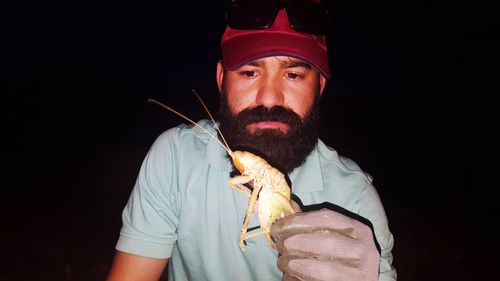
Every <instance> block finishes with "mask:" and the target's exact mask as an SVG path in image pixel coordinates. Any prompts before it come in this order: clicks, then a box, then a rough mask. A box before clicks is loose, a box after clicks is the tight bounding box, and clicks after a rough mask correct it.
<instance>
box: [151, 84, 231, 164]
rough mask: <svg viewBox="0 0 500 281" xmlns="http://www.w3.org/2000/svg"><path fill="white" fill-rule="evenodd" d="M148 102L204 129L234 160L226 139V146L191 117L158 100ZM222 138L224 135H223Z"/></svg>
mask: <svg viewBox="0 0 500 281" xmlns="http://www.w3.org/2000/svg"><path fill="white" fill-rule="evenodd" d="M193 92H194V90H193ZM194 93H195V94H196V92H194ZM196 96H197V97H198V99H199V100H200V101H201V103H202V105H203V107H205V109H207V108H206V106H205V104H204V103H203V101H202V100H201V98H200V97H199V96H198V94H196ZM148 102H152V103H155V104H157V105H159V106H161V107H163V108H165V109H167V110H168V111H170V112H173V113H175V114H177V115H178V116H180V117H182V118H184V119H185V120H186V121H189V122H190V123H191V124H193V125H195V126H196V127H198V128H200V129H202V130H203V131H204V132H205V133H207V134H209V135H210V136H211V137H212V138H214V139H215V140H216V141H217V142H218V143H219V144H220V145H222V147H223V148H224V149H225V150H226V151H227V153H228V154H229V156H231V157H232V158H234V157H233V152H232V151H231V150H230V149H229V146H227V147H226V145H227V143H226V140H224V137H222V139H223V140H224V143H226V145H224V143H222V142H221V141H220V140H219V138H217V137H216V136H214V135H213V134H211V133H210V132H209V131H208V130H207V129H205V128H203V127H202V126H200V125H199V124H198V123H196V122H195V121H193V120H191V119H190V118H189V117H187V116H186V115H184V114H182V113H180V112H179V111H177V110H175V109H173V108H171V107H170V106H168V105H165V104H163V103H161V102H159V101H157V100H155V99H148ZM207 112H208V111H207ZM209 114H210V113H209ZM210 118H212V122H215V121H213V117H212V115H211V114H210ZM217 131H218V132H219V133H220V131H219V129H218V128H217ZM221 136H222V134H221Z"/></svg>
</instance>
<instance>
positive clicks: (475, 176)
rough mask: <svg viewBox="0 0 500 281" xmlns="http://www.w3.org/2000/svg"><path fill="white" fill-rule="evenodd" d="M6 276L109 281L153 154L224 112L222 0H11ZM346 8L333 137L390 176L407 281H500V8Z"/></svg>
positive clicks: (341, 9) (379, 178)
mask: <svg viewBox="0 0 500 281" xmlns="http://www.w3.org/2000/svg"><path fill="white" fill-rule="evenodd" d="M1 5H2V8H1V15H2V16H1V21H2V22H1V29H4V30H2V36H1V39H0V42H1V44H0V46H1V47H0V48H1V52H0V53H1V57H0V73H1V75H0V86H1V87H0V91H1V103H0V104H1V111H0V112H1V113H0V114H1V123H0V126H1V127H0V131H1V133H0V136H1V137H0V142H1V143H0V144H1V150H0V151H1V154H0V155H1V167H0V171H1V174H0V175H1V178H0V183H1V193H0V198H1V199H0V211H1V213H0V214H1V219H2V222H1V225H2V227H1V228H2V231H1V233H2V236H3V239H2V246H1V250H0V256H1V257H2V261H1V266H0V279H1V280H75V281H76V280H78V281H79V280H102V279H103V278H104V276H105V274H106V272H107V271H108V269H109V266H110V263H111V261H112V256H113V253H114V249H113V248H114V244H115V243H116V240H117V237H118V233H119V229H120V226H121V221H120V214H121V210H122V208H123V207H124V205H125V203H126V201H127V198H128V196H129V193H130V191H131V188H132V186H133V184H134V181H135V177H136V175H137V172H138V169H139V166H140V164H141V161H142V159H143V157H144V156H145V154H146V152H147V150H148V149H149V146H150V145H151V144H152V142H153V141H154V139H155V137H156V136H158V135H159V134H160V133H161V132H162V131H164V130H166V129H168V128H170V127H172V126H174V125H177V124H178V123H179V122H181V120H180V119H179V118H178V117H176V116H174V115H173V114H171V113H169V112H166V111H164V110H162V109H160V108H159V107H157V106H155V105H152V104H149V103H147V102H146V99H147V98H149V97H154V98H157V99H159V100H161V101H163V102H165V103H167V104H169V105H170V106H172V107H175V108H177V109H178V110H180V111H182V112H185V113H186V114H187V115H189V116H191V117H192V118H194V119H199V118H204V117H205V114H204V113H203V109H202V108H201V106H200V105H199V104H198V103H197V101H196V99H195V98H194V97H193V95H192V94H190V89H191V88H194V89H196V90H197V91H198V92H199V93H201V95H202V96H203V98H204V99H205V100H206V101H207V102H208V103H209V104H210V107H211V108H212V109H213V110H216V108H217V103H218V92H217V89H216V84H215V79H214V77H215V63H216V61H217V59H218V58H219V40H220V36H221V34H222V31H223V28H224V1H222V0H219V1H194V2H188V1H186V2H181V1H167V0H164V1H135V2H131V1H114V0H112V1H62V0H61V1H55V0H46V1H40V2H38V1H29V0H26V1H5V2H2V4H1ZM494 5H495V4H490V5H486V4H481V3H480V2H472V1H464V0H458V1H451V0H450V1H438V0H434V1H432V0H429V1H422V0H399V1H389V0H379V1H367V0H337V1H330V3H329V6H330V9H331V11H332V15H333V20H332V23H331V34H330V35H331V36H330V38H329V41H328V44H329V50H330V63H331V67H332V74H333V79H332V80H331V81H330V83H329V85H328V86H327V89H326V93H325V94H324V95H323V100H322V114H323V120H322V126H323V133H322V139H323V140H324V141H325V142H326V143H328V144H329V145H331V146H332V147H334V148H336V149H337V150H338V151H339V152H340V153H341V154H343V155H345V156H347V157H349V158H351V159H353V160H355V161H356V162H357V163H358V164H359V165H360V166H361V167H362V168H363V169H364V170H365V171H366V172H368V173H370V174H371V175H372V176H373V177H374V179H375V181H374V183H375V185H376V187H377V189H378V191H379V194H380V196H381V199H382V201H383V203H384V205H385V207H386V211H387V215H388V217H389V220H390V227H391V230H392V232H393V234H394V236H395V248H394V251H393V253H394V256H395V260H394V264H395V266H396V268H397V269H398V274H399V277H400V278H399V279H400V280H484V279H491V278H493V276H498V273H497V268H496V266H497V264H498V261H500V260H499V259H498V258H497V255H498V252H499V250H500V247H499V243H498V242H497V236H498V235H499V234H500V233H499V231H498V228H497V226H496V225H497V221H498V214H499V212H498V210H499V207H498V205H499V204H500V203H499V199H498V196H497V194H498V192H497V190H498V189H499V188H500V184H499V181H500V180H499V177H498V174H497V173H498V168H499V165H498V164H499V160H498V159H499V158H498V156H497V155H498V148H497V144H498V143H499V134H498V133H497V131H498V129H499V126H498V123H499V122H498V121H499V120H498V119H499V114H498V113H497V107H498V106H497V104H496V103H495V102H493V99H494V96H495V95H496V94H498V93H499V90H500V87H499V83H498V74H499V62H500V55H499V52H498V49H499V47H500V44H499V30H500V29H499V24H498V8H499V7H498V4H496V6H494Z"/></svg>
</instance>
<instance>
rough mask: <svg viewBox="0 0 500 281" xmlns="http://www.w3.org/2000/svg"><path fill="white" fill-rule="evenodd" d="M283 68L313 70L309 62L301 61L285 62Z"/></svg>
mask: <svg viewBox="0 0 500 281" xmlns="http://www.w3.org/2000/svg"><path fill="white" fill-rule="evenodd" d="M282 64H283V66H284V67H286V68H294V67H305V68H307V69H311V68H312V67H311V65H310V64H308V63H307V62H303V61H300V60H293V59H291V60H286V61H284V62H283V63H282Z"/></svg>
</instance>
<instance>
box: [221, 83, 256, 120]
mask: <svg viewBox="0 0 500 281" xmlns="http://www.w3.org/2000/svg"><path fill="white" fill-rule="evenodd" d="M225 91H226V96H227V101H228V105H229V108H230V109H231V111H232V113H233V114H238V113H240V112H241V111H242V110H244V109H246V108H249V107H251V106H253V104H254V103H253V100H252V97H253V95H252V89H251V87H248V85H246V84H245V83H231V82H229V83H227V84H226V87H225Z"/></svg>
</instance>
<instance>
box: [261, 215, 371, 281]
mask: <svg viewBox="0 0 500 281" xmlns="http://www.w3.org/2000/svg"><path fill="white" fill-rule="evenodd" d="M271 235H272V236H273V237H275V238H276V239H277V241H276V242H277V243H276V246H277V248H278V251H279V252H280V254H281V255H280V257H279V258H278V268H279V269H280V270H281V271H283V272H284V277H283V281H294V280H301V281H312V280H314V281H326V280H328V281H335V280H342V281H351V280H353V281H375V280H378V273H379V263H380V254H379V251H378V250H377V246H376V243H375V240H374V236H373V232H372V230H371V228H370V226H368V225H367V224H365V223H362V222H361V221H359V220H356V219H353V218H350V217H348V216H346V215H343V214H341V213H339V212H335V211H332V210H329V209H321V210H319V211H310V212H304V213H297V214H294V215H290V216H286V217H284V218H282V219H279V220H278V221H276V222H275V223H274V224H273V226H272V228H271Z"/></svg>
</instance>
